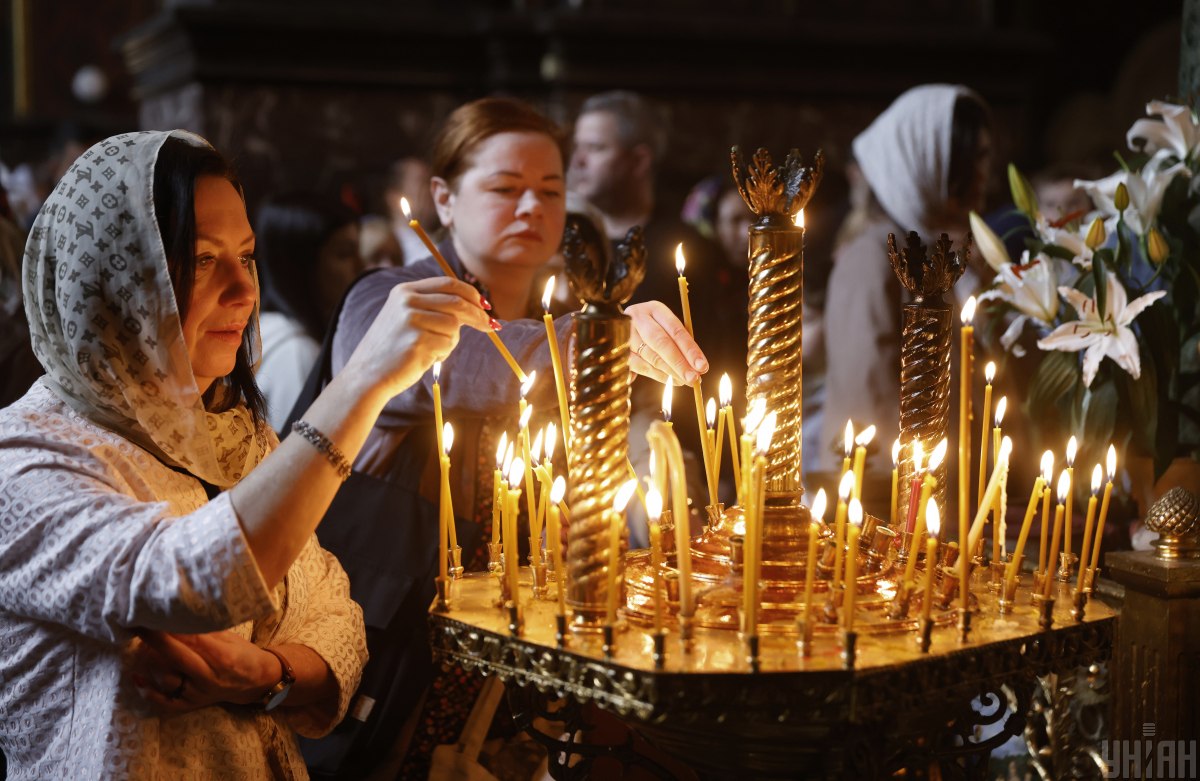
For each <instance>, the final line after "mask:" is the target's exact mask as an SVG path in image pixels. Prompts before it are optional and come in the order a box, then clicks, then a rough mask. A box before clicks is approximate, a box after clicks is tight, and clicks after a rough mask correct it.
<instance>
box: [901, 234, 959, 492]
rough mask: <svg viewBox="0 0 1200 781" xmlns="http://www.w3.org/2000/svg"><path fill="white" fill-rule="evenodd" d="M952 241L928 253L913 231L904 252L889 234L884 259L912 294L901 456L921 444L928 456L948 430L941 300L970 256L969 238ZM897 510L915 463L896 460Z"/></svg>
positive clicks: (905, 335)
mask: <svg viewBox="0 0 1200 781" xmlns="http://www.w3.org/2000/svg"><path fill="white" fill-rule="evenodd" d="M950 247H951V242H950V238H949V237H948V236H947V235H946V234H944V233H943V234H942V235H941V237H940V238H938V240H937V241H936V242H934V245H933V249H932V251H928V252H927V251H926V247H925V245H924V244H922V243H921V239H920V237H919V236H918V235H917V234H916V233H909V234H908V238H907V242H906V244H905V246H904V247H903V248H899V247H897V245H896V236H895V234H892V233H889V234H888V259H889V260H890V261H891V263H892V269H893V270H894V271H895V272H896V276H897V277H898V278H899V279H900V283H901V284H902V285H904V287H905V289H906V290H908V292H909V293H910V294H912V296H913V301H912V303H909V304H905V305H904V325H903V331H902V337H901V348H900V442H901V446H902V447H903V451H902V452H905V453H911V447H912V443H913V442H915V441H917V440H920V442H921V443H922V444H923V445H924V446H925V453H926V454H928V453H929V452H930V451H931V450H932V449H933V448H934V447H935V446H936V445H937V443H938V442H940V441H941V440H942V439H944V438H945V437H946V436H947V434H948V432H949V423H950V419H949V412H950V336H951V332H952V329H951V326H952V325H953V323H952V319H951V313H950V307H949V306H948V305H947V304H946V303H945V302H943V301H942V296H944V295H945V294H946V293H947V292H948V291H949V290H950V288H952V287H953V286H954V283H955V282H957V281H958V279H959V277H961V276H962V274H963V271H964V270H965V269H966V267H967V261H968V259H969V257H970V238H969V237H968V239H967V244H966V245H965V246H964V247H963V249H962V250H960V251H957V252H956V251H953V250H951V249H950ZM948 462H949V460H948V459H943V460H942V462H941V464H939V465H938V467H937V468H936V469H935V470H934V477H935V478H936V479H937V488H935V489H934V494H933V497H934V498H935V499H936V500H937V503H938V506H939V507H948V505H947V504H946V471H947V464H948ZM899 468H900V482H899V486H898V487H899V500H898V506H899V507H908V506H909V491H910V489H911V484H912V478H913V472H914V469H915V465H914V463H913V460H912V459H911V458H901V459H900V467H899Z"/></svg>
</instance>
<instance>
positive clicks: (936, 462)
mask: <svg viewBox="0 0 1200 781" xmlns="http://www.w3.org/2000/svg"><path fill="white" fill-rule="evenodd" d="M949 447H950V443H949V441H947V439H946V438H945V437H942V441H941V442H939V443H938V446H937V447H935V448H934V449H933V453H931V454H930V455H929V463H928V464H927V465H926V467H925V471H927V472H932V471H933V470H935V469H937V468H938V467H939V466H941V465H942V461H943V459H945V458H946V449H947V448H949Z"/></svg>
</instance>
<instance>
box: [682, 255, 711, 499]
mask: <svg viewBox="0 0 1200 781" xmlns="http://www.w3.org/2000/svg"><path fill="white" fill-rule="evenodd" d="M686 266H687V260H686V258H684V255H683V244H679V245H678V246H676V247H675V270H676V271H678V272H679V303H680V306H681V307H682V309H683V325H684V327H685V328H687V332H688V336H692V337H694V336H695V335H696V332H695V330H694V329H693V328H692V306H691V304H690V303H689V302H688V283H687V277H685V276H684V275H683V271H684V269H685V268H686ZM692 391H693V395H694V396H695V399H696V426H697V428H698V430H699V433H700V452H701V455H702V456H703V457H704V476H705V483H706V485H708V488H709V492H708V503H709V504H710V505H712V506H713V507H716V506H717V496H716V493H715V491H714V490H713V480H712V452H711V450H710V448H709V447H708V435H707V430H706V429H705V427H704V391H703V389H702V388H701V387H700V382H699V380H697V381H696V384H695V385H693V386H692Z"/></svg>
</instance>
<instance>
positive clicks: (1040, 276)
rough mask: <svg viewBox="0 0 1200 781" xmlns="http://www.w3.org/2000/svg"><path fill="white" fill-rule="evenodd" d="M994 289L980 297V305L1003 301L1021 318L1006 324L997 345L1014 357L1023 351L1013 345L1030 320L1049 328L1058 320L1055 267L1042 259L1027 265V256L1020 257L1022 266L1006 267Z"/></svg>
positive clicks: (1048, 260) (1046, 259)
mask: <svg viewBox="0 0 1200 781" xmlns="http://www.w3.org/2000/svg"><path fill="white" fill-rule="evenodd" d="M995 285H996V286H995V287H994V288H992V289H991V290H988V291H986V292H985V293H983V294H982V295H980V296H979V299H980V300H981V301H1003V302H1005V303H1006V304H1008V305H1009V306H1011V307H1012V308H1013V309H1015V310H1017V311H1018V312H1019V313H1020V314H1019V315H1018V316H1017V318H1016V319H1015V320H1013V321H1012V322H1011V323H1009V325H1008V328H1007V329H1005V331H1004V334H1003V335H1002V336H1001V337H1000V344H1001V345H1003V346H1004V349H1006V350H1011V351H1012V352H1013V353H1014V354H1015V355H1018V356H1020V355H1022V354H1023V353H1024V350H1022V349H1021V348H1020V346H1019V345H1018V346H1017V347H1016V348H1014V347H1013V345H1014V344H1015V343H1016V341H1017V338H1018V337H1019V336H1020V335H1021V331H1022V330H1023V329H1024V328H1025V324H1026V323H1028V322H1029V321H1030V320H1032V321H1033V322H1035V323H1036V324H1038V325H1040V326H1042V327H1043V328H1049V327H1050V325H1051V323H1053V322H1054V318H1055V317H1057V316H1058V294H1057V292H1056V289H1057V287H1058V274H1057V273H1056V272H1055V269H1054V263H1053V262H1052V261H1051V260H1050V259H1049V258H1045V257H1040V256H1039V257H1037V258H1035V259H1034V260H1033V261H1032V262H1030V261H1029V253H1028V252H1026V253H1025V254H1024V255H1022V256H1021V265H1019V266H1017V265H1014V264H1011V263H1010V264H1009V265H1007V266H1005V267H1004V268H1002V269H1000V273H998V274H997V275H996V282H995Z"/></svg>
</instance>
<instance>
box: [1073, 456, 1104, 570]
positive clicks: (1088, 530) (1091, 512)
mask: <svg viewBox="0 0 1200 781" xmlns="http://www.w3.org/2000/svg"><path fill="white" fill-rule="evenodd" d="M1103 479H1104V473H1103V472H1101V471H1100V465H1099V464H1096V468H1095V469H1093V470H1092V495H1091V496H1090V497H1088V506H1087V520H1085V521H1084V525H1083V538H1082V539H1081V540H1080V543H1079V544H1080V545H1082V546H1083V547H1082V548H1081V549H1080V551H1079V581H1078V582H1077V583H1076V584H1075V590H1076V591H1083V584H1084V581H1085V580H1086V577H1087V570H1088V566H1087V562H1088V545H1090V544H1091V542H1092V523H1093V522H1095V520H1096V495H1097V494H1099V493H1100V483H1101V482H1102V481H1103Z"/></svg>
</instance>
